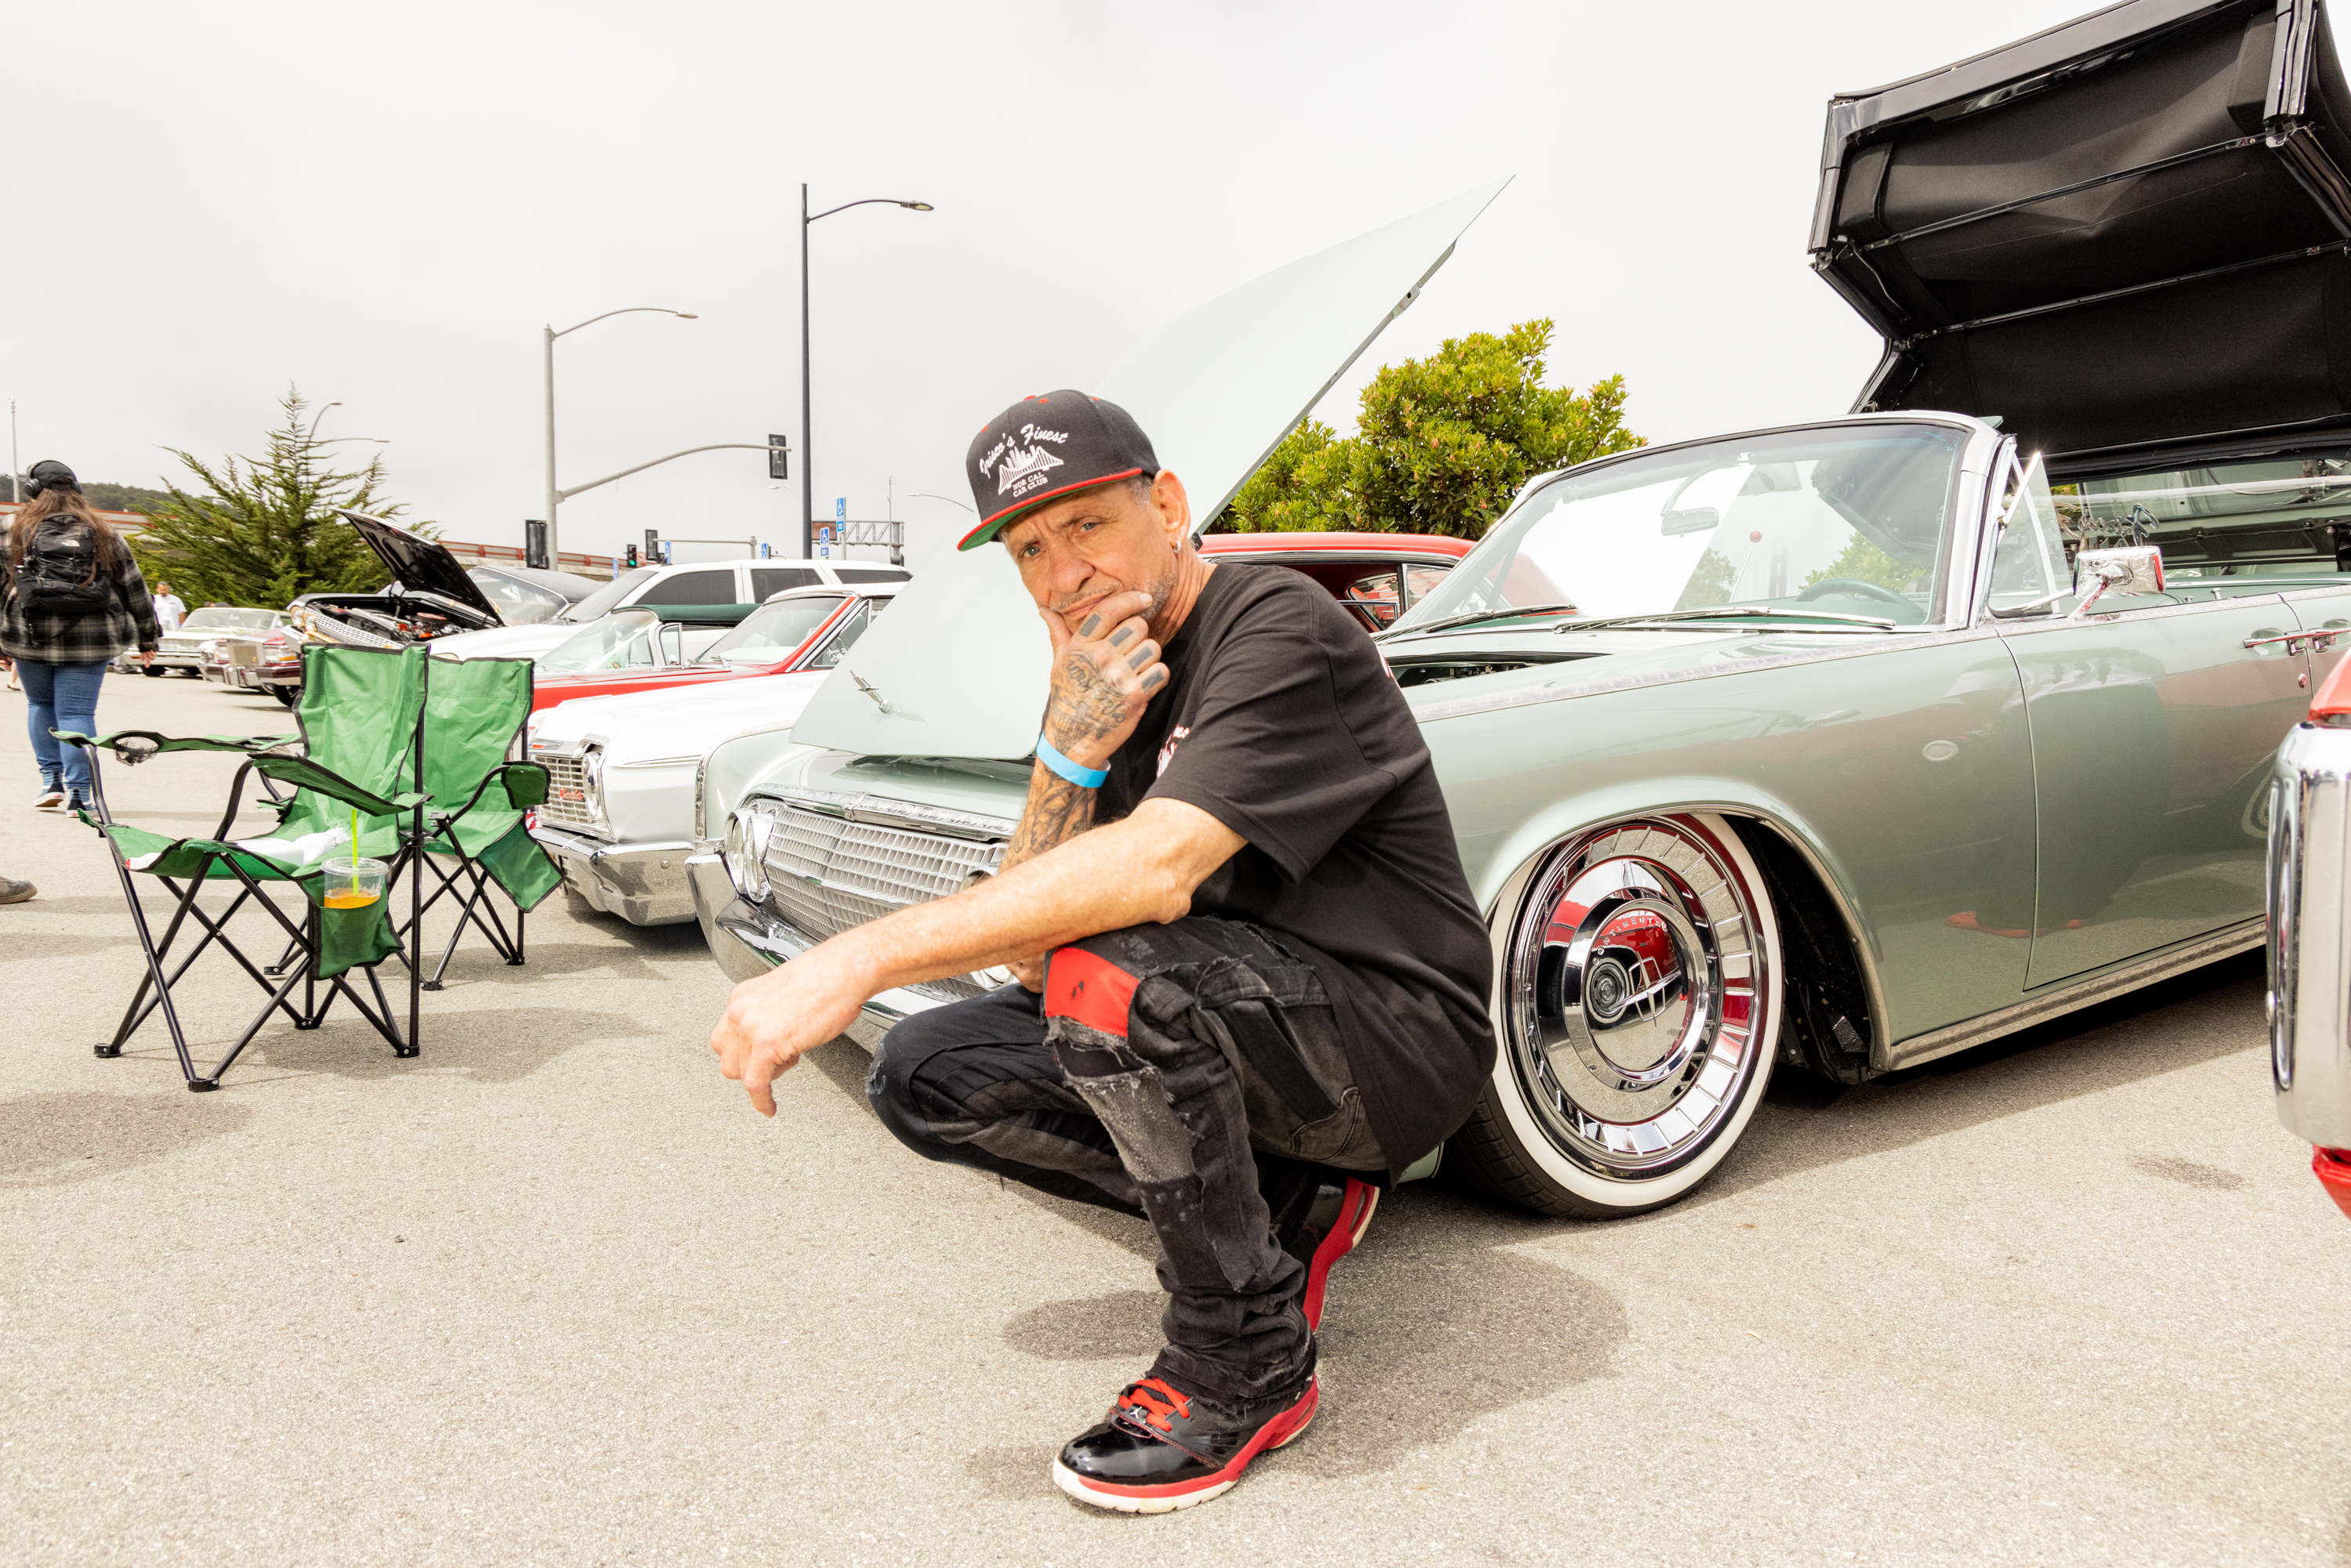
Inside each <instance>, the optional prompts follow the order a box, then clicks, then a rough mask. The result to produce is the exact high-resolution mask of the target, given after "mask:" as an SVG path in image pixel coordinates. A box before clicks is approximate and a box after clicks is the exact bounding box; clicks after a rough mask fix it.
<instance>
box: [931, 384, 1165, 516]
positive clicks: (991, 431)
mask: <svg viewBox="0 0 2351 1568" xmlns="http://www.w3.org/2000/svg"><path fill="white" fill-rule="evenodd" d="M963 466H964V476H965V477H966V478H967V479H969V480H970V481H971V498H972V501H973V503H974V507H975V509H976V510H977V512H978V513H979V526H978V527H977V528H974V529H972V530H971V532H969V533H967V534H966V535H964V537H963V538H962V539H961V540H960V541H959V542H958V543H957V544H956V549H977V548H978V547H979V546H981V545H984V544H986V543H987V541H988V540H990V539H992V538H995V537H996V536H997V534H998V532H1000V531H1001V530H1002V529H1004V528H1008V527H1009V526H1010V525H1011V524H1012V523H1013V522H1014V521H1016V520H1017V519H1018V518H1019V516H1020V514H1021V513H1023V512H1026V511H1029V509H1030V508H1032V507H1040V506H1043V505H1044V504H1045V503H1046V502H1048V501H1058V500H1060V499H1061V497H1064V496H1068V495H1071V494H1073V493H1075V492H1077V491H1079V490H1090V489H1092V488H1093V487H1094V486H1097V485H1111V484H1115V483H1117V482H1118V481H1119V480H1121V479H1132V478H1134V477H1135V476H1137V475H1144V474H1156V473H1158V472H1159V458H1158V456H1157V455H1155V454H1154V453H1153V451H1152V450H1151V437H1149V436H1147V435H1145V434H1143V427H1142V426H1141V425H1139V424H1137V423H1134V415H1133V414H1130V413H1127V412H1126V410H1124V409H1123V408H1121V407H1119V406H1118V404H1116V403H1114V402H1103V401H1102V399H1100V398H1098V397H1089V396H1087V395H1086V394H1085V393H1084V392H1074V391H1071V389H1070V388H1067V387H1064V388H1062V389H1061V391H1060V392H1046V393H1044V394H1042V395H1041V396H1039V397H1024V398H1022V399H1021V400H1020V401H1019V402H1016V403H1014V404H1013V405H1012V406H1011V407H1010V408H1008V409H1006V410H1005V411H1004V412H1003V413H999V414H998V415H997V416H996V417H995V418H994V419H991V420H989V421H988V422H987V426H986V428H984V429H982V430H981V431H980V433H979V434H978V435H977V436H976V437H974V438H973V440H972V444H971V450H969V451H968V452H967V453H965V454H964V458H963Z"/></svg>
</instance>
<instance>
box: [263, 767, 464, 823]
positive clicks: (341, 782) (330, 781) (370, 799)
mask: <svg viewBox="0 0 2351 1568" xmlns="http://www.w3.org/2000/svg"><path fill="white" fill-rule="evenodd" d="M252 766H253V768H254V769H255V771H256V772H258V773H259V774H261V776H262V777H263V778H265V779H277V780H278V781H279V782H280V783H285V784H291V785H293V786H294V787H295V788H297V789H310V790H315V791H316V792H317V793H319V794H321V795H324V796H326V797H328V798H329V800H340V801H341V802H342V803H343V804H344V805H346V806H351V807H355V808H357V809H358V810H361V811H364V812H366V813H367V814H368V815H369V816H371V817H391V816H399V815H404V814H405V813H407V812H410V811H413V810H416V808H417V807H419V806H423V805H429V804H430V803H431V802H432V800H433V797H432V796H430V795H423V794H419V793H416V792H415V791H413V790H403V791H402V792H401V793H400V794H397V795H392V796H389V797H386V796H382V795H378V794H376V793H375V792H374V791H373V790H371V789H365V788H362V787H361V786H360V785H357V784H354V783H352V782H351V781H350V779H346V778H344V777H343V776H342V775H341V774H340V773H338V772H336V771H335V770H334V769H333V768H328V767H324V766H322V765H320V764H319V763H316V762H313V761H311V760H310V759H309V758H307V757H285V756H270V755H267V754H263V755H260V756H256V758H254V759H253V764H252Z"/></svg>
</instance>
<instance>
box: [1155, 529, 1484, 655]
mask: <svg viewBox="0 0 2351 1568" xmlns="http://www.w3.org/2000/svg"><path fill="white" fill-rule="evenodd" d="M1200 553H1201V554H1202V555H1207V556H1214V557H1216V558H1217V559H1219V560H1254V561H1262V562H1265V563H1266V564H1268V565H1270V566H1286V567H1289V568H1290V570H1293V571H1302V572H1304V573H1305V574H1306V575H1307V576H1309V577H1311V578H1312V579H1313V580H1315V581H1317V582H1319V583H1321V584H1322V586H1323V587H1324V588H1327V589H1329V590H1330V591H1331V596H1332V598H1333V599H1336V600H1337V601H1339V602H1340V603H1342V604H1343V605H1345V606H1346V607H1347V608H1348V609H1349V610H1351V611H1353V612H1354V614H1355V618H1356V619H1357V620H1359V621H1361V622H1363V623H1364V628H1365V629H1366V630H1367V631H1372V632H1382V631H1385V630H1386V629H1387V628H1388V627H1389V626H1390V625H1392V624H1394V622H1395V618H1396V617H1397V616H1399V615H1401V614H1403V613H1404V612H1405V611H1407V610H1409V609H1411V608H1412V607H1413V605H1414V604H1416V603H1417V602H1418V601H1419V600H1420V597H1421V595H1423V594H1425V593H1426V592H1427V591H1429V590H1431V589H1433V588H1435V587H1436V586H1437V584H1438V583H1440V582H1442V581H1443V580H1445V574H1446V573H1447V571H1450V570H1452V569H1453V563H1454V562H1455V561H1457V560H1459V559H1461V558H1462V557H1463V556H1465V555H1468V553H1469V541H1468V539H1457V538H1447V537H1446V536H1445V535H1443V534H1348V533H1328V534H1318V533H1284V534H1209V535H1208V536H1207V537H1206V538H1203V539H1201V540H1200Z"/></svg>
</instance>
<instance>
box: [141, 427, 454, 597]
mask: <svg viewBox="0 0 2351 1568" xmlns="http://www.w3.org/2000/svg"><path fill="white" fill-rule="evenodd" d="M309 406H310V404H309V402H308V400H307V399H306V398H304V397H303V396H302V394H301V393H300V392H298V391H296V390H295V389H294V388H292V387H288V388H287V392H286V395H285V396H284V397H282V398H280V399H279V400H278V407H279V408H280V409H282V410H283V411H284V412H285V416H286V422H285V423H284V424H283V425H282V426H280V427H279V428H277V429H276V430H273V431H271V432H269V433H268V435H267V437H266V441H267V450H266V453H265V454H264V455H261V456H258V457H244V458H240V457H235V456H230V457H225V458H223V459H221V460H220V461H219V462H217V463H206V462H205V461H204V459H202V458H200V457H197V456H195V455H193V454H192V453H187V452H182V451H180V450H178V449H177V448H167V450H169V451H171V453H172V455H173V456H174V457H177V458H178V459H179V460H180V462H181V464H182V465H183V466H184V467H185V468H186V470H187V471H188V474H189V475H190V476H192V482H191V483H189V484H187V485H186V486H181V485H171V486H170V487H169V495H170V499H168V500H167V501H164V502H163V503H162V504H161V505H159V506H157V507H154V508H153V509H152V512H151V514H150V518H149V522H148V524H147V528H146V529H145V531H144V532H143V533H142V534H141V535H140V536H139V537H137V538H134V539H132V540H131V552H132V553H133V554H134V555H135V556H137V557H138V559H139V568H140V570H141V571H142V572H144V573H145V574H146V577H147V580H148V581H149V582H154V581H157V580H165V579H168V580H170V581H171V583H172V586H173V587H174V588H175V589H177V590H178V591H179V594H180V597H181V598H182V599H183V600H185V601H187V602H188V603H190V604H211V603H226V604H246V605H257V606H264V607H266V608H270V609H277V608H278V607H280V606H283V605H285V604H287V603H288V602H290V601H292V600H294V599H296V598H298V597H299V596H300V595H302V594H305V593H325V592H343V593H352V592H366V591H371V590H372V589H375V588H378V587H381V585H382V583H383V579H384V568H383V562H382V561H381V559H377V557H376V555H375V553H374V552H373V551H371V550H370V549H368V547H367V544H366V542H365V541H364V540H362V539H361V538H360V536H359V533H358V531H357V530H355V529H354V528H351V527H350V525H349V524H347V523H345V522H344V521H343V520H342V519H341V518H340V517H337V516H336V515H335V513H336V512H337V511H338V510H339V509H349V510H350V511H354V512H365V513H367V514H368V515H369V516H371V517H384V518H394V517H398V516H399V514H400V513H401V511H402V507H401V506H400V505H399V504H398V503H396V502H391V501H386V500H384V499H382V498H381V495H380V491H381V487H382V485H383V480H384V472H383V459H382V458H381V457H377V458H374V459H372V460H371V461H370V462H369V464H368V465H367V466H366V467H364V468H360V469H354V470H349V471H344V470H338V469H334V468H331V467H329V465H328V461H327V458H328V454H329V448H330V447H331V445H332V443H331V442H330V441H321V440H319V439H316V438H315V437H314V436H313V435H312V434H311V433H310V430H309V429H308V427H307V426H306V425H305V423H304V420H303V417H302V416H303V413H304V412H305V411H307V410H308V408H309ZM167 483H168V482H167ZM418 531H419V532H422V533H425V534H427V535H429V534H430V533H431V532H432V530H431V528H420V529H419V530H418Z"/></svg>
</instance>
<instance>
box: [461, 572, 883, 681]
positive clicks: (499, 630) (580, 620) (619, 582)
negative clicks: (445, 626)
mask: <svg viewBox="0 0 2351 1568" xmlns="http://www.w3.org/2000/svg"><path fill="white" fill-rule="evenodd" d="M910 575H911V574H910V573H908V572H907V570H905V569H904V567H896V566H883V565H881V564H879V563H872V564H868V563H865V562H861V561H833V560H789V559H746V560H732V561H705V562H699V563H696V564H693V565H687V566H640V567H632V568H631V569H630V570H626V571H623V572H622V573H621V575H620V576H618V577H616V578H614V579H613V580H611V581H610V582H608V583H606V584H605V585H604V586H603V587H601V588H600V589H598V590H597V591H595V592H593V593H591V594H590V595H589V596H588V597H587V598H585V599H583V600H581V601H580V602H579V603H577V604H575V605H573V606H571V608H570V609H569V610H568V611H566V612H564V613H563V614H561V615H559V616H557V617H555V618H554V619H552V620H549V621H540V622H534V623H533V624H531V625H528V626H501V627H496V628H493V629H492V630H490V631H487V632H462V633H460V634H458V635H456V636H454V637H436V638H434V642H433V652H434V656H435V657H438V658H444V659H483V658H500V659H535V658H537V657H538V655H539V654H541V653H548V652H549V651H550V650H552V649H554V648H557V647H559V646H560V645H561V644H563V643H566V642H568V641H569V640H570V639H571V638H573V637H575V636H577V635H579V633H580V629H581V628H582V627H583V626H585V625H587V624H588V623H590V622H595V621H601V620H602V619H603V618H604V617H606V616H608V615H610V614H611V613H612V612H614V611H616V610H633V609H639V608H644V609H651V610H654V611H657V612H661V614H662V618H663V619H664V620H665V621H679V620H687V621H690V620H693V619H695V617H693V616H692V615H690V614H689V615H676V614H672V613H670V612H671V611H672V610H674V609H677V610H694V609H704V610H707V609H709V608H710V607H712V606H717V605H730V606H739V607H741V609H742V610H747V609H748V608H749V607H750V606H752V605H755V604H764V603H766V602H767V601H768V600H769V599H772V598H773V597H775V596H776V595H777V594H778V593H781V592H784V591H787V590H789V589H794V588H843V587H856V586H859V585H861V584H865V583H877V582H904V581H906V580H907V579H908V578H909V576H910ZM739 613H740V612H739V611H738V614H739Z"/></svg>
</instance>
